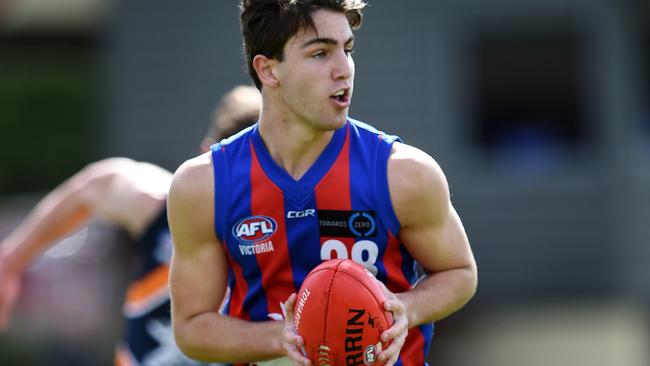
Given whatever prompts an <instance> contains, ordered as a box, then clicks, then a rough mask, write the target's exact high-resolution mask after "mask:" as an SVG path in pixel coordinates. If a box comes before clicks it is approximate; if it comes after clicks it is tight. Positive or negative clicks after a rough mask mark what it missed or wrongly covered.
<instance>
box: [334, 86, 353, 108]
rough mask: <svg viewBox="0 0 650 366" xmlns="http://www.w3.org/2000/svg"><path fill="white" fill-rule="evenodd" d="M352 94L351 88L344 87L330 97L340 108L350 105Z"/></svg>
mask: <svg viewBox="0 0 650 366" xmlns="http://www.w3.org/2000/svg"><path fill="white" fill-rule="evenodd" d="M350 94H351V93H350V88H342V89H339V90H337V91H336V92H335V93H333V94H332V95H330V99H331V100H332V101H334V103H335V104H336V105H337V106H338V107H339V108H347V107H348V106H350Z"/></svg>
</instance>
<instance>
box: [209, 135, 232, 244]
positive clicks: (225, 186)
mask: <svg viewBox="0 0 650 366" xmlns="http://www.w3.org/2000/svg"><path fill="white" fill-rule="evenodd" d="M210 150H211V152H212V169H213V175H214V230H215V234H216V236H217V238H218V239H219V240H220V241H221V242H222V243H225V242H224V240H225V238H226V237H227V235H226V230H227V229H226V226H227V225H226V221H227V220H226V217H227V215H226V211H227V209H228V192H229V191H230V174H229V171H230V170H229V169H228V159H226V157H225V152H224V146H223V145H222V144H221V143H218V144H215V145H212V147H211V148H210Z"/></svg>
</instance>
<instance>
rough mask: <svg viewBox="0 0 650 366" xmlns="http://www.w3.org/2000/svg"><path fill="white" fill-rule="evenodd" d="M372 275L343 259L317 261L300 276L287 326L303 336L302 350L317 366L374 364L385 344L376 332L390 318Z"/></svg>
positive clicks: (379, 288) (378, 286) (390, 315)
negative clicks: (318, 262) (303, 278)
mask: <svg viewBox="0 0 650 366" xmlns="http://www.w3.org/2000/svg"><path fill="white" fill-rule="evenodd" d="M385 300H386V298H385V295H384V292H383V290H382V289H381V287H380V285H379V283H378V282H377V280H376V279H375V278H374V276H373V275H372V274H371V273H370V272H369V271H367V270H366V269H365V268H364V267H363V266H361V265H360V264H358V263H356V262H354V261H352V260H349V259H333V260H329V261H326V262H323V263H321V264H320V265H319V266H318V267H316V268H314V269H313V270H312V271H311V272H310V273H309V274H308V275H307V277H306V278H305V281H304V282H303V284H302V286H301V287H300V291H299V292H298V298H297V300H296V305H295V309H294V320H293V324H294V327H295V328H296V332H297V333H298V334H299V335H300V336H301V337H302V338H303V340H304V349H303V352H304V353H305V355H306V356H307V357H309V359H311V361H312V362H313V363H314V365H317V366H357V365H359V366H361V365H373V364H379V360H378V358H377V356H378V355H379V352H381V350H382V349H384V348H386V347H387V346H388V344H387V343H384V344H382V342H381V341H380V338H379V336H380V335H381V333H382V332H383V331H384V330H386V329H388V328H389V327H390V326H391V325H392V322H393V317H392V314H391V313H390V312H387V311H385V310H384V308H383V306H382V305H383V303H384V301H385Z"/></svg>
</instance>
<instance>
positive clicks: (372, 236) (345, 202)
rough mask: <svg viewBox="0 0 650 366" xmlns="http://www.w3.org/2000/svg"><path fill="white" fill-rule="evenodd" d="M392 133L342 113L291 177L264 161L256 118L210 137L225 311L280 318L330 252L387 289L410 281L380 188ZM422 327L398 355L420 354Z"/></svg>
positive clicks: (409, 364) (385, 192)
mask: <svg viewBox="0 0 650 366" xmlns="http://www.w3.org/2000/svg"><path fill="white" fill-rule="evenodd" d="M396 140H398V138H397V137H396V136H392V135H386V134H384V133H382V132H380V131H377V130H376V129H374V128H373V127H371V126H369V125H367V124H365V123H362V122H359V121H355V120H352V119H348V121H347V123H346V124H345V125H344V126H343V127H341V128H340V129H338V130H336V131H335V132H334V134H333V137H332V139H331V140H330V142H329V144H328V145H327V146H326V148H325V149H324V151H323V152H322V153H321V155H320V156H319V157H318V159H317V160H316V162H315V163H314V164H313V165H312V167H311V168H310V169H309V170H308V171H307V172H306V173H305V174H304V175H303V176H302V177H301V178H300V179H299V180H295V179H293V178H292V177H291V176H290V175H289V174H288V173H287V172H286V171H285V170H284V169H282V168H281V167H280V166H279V165H277V164H276V163H275V161H273V159H272V158H271V156H270V154H269V152H268V150H267V149H266V146H265V145H264V142H263V141H262V139H261V137H260V134H259V131H258V128H257V125H254V126H252V127H250V128H248V129H246V130H244V131H242V132H240V133H239V134H237V135H235V136H232V137H231V138H229V139H226V140H223V141H221V142H220V143H218V144H215V145H213V146H212V149H211V150H212V163H213V167H214V185H215V189H214V192H215V197H214V207H215V223H214V225H215V232H216V235H217V237H218V238H219V240H220V241H221V242H222V245H223V247H224V249H225V251H226V253H227V256H228V261H229V266H228V286H229V288H230V297H229V299H228V301H227V303H226V306H225V307H224V309H223V312H224V313H225V314H228V315H230V316H233V317H237V318H240V319H244V320H251V321H264V320H270V319H282V307H281V303H282V302H283V301H285V300H286V299H287V298H288V297H289V295H290V294H291V293H293V292H297V291H298V289H299V288H300V284H301V283H302V282H303V280H304V279H305V277H306V276H307V274H308V273H309V271H310V270H311V269H313V268H314V267H316V266H317V265H318V264H320V263H321V262H322V261H324V260H327V259H331V258H351V259H353V260H355V261H357V262H359V263H361V264H362V265H364V266H365V267H366V268H367V269H368V270H370V271H371V272H372V273H374V274H375V276H376V277H377V278H378V279H379V280H381V281H382V282H384V284H386V286H387V287H388V288H389V289H390V290H391V291H393V292H396V293H398V292H404V291H407V290H409V289H410V288H411V287H412V286H413V285H414V284H415V282H416V281H417V279H418V276H417V271H416V266H417V263H416V262H415V260H414V259H413V258H412V257H411V255H410V254H409V253H408V252H407V251H406V249H405V248H404V246H403V245H402V244H401V243H400V242H399V240H398V234H399V231H400V223H399V221H398V219H397V217H396V215H395V212H394V210H393V207H392V204H391V200H390V194H389V188H388V178H387V164H388V158H389V156H390V154H391V150H392V145H393V143H394V142H395V141H396ZM432 335H433V327H432V325H423V326H420V327H417V328H413V329H411V330H410V331H409V336H408V338H407V341H406V344H405V345H404V347H403V348H402V352H401V357H400V362H399V364H400V365H404V366H414V365H424V364H426V354H427V352H428V348H429V344H430V341H431V338H432Z"/></svg>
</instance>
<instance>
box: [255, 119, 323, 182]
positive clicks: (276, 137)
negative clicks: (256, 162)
mask: <svg viewBox="0 0 650 366" xmlns="http://www.w3.org/2000/svg"><path fill="white" fill-rule="evenodd" d="M259 132H260V136H261V137H262V140H263V141H264V144H265V145H266V148H267V150H268V151H269V154H270V155H271V158H273V160H274V161H275V162H276V163H277V164H278V165H279V166H281V167H282V168H283V169H284V170H285V171H286V172H287V173H288V174H289V175H290V176H291V177H293V179H295V180H299V179H300V178H301V177H302V176H303V175H304V174H305V173H306V172H307V171H308V170H309V168H310V167H311V166H312V165H313V164H314V162H315V161H316V159H318V157H319V156H320V154H321V153H322V152H323V150H325V147H327V144H328V143H329V142H330V140H331V139H332V136H333V135H334V131H323V130H319V129H316V128H314V127H313V126H311V125H309V124H307V123H304V122H300V121H289V120H287V119H283V118H271V116H270V115H265V114H262V116H261V118H260V124H259Z"/></svg>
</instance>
